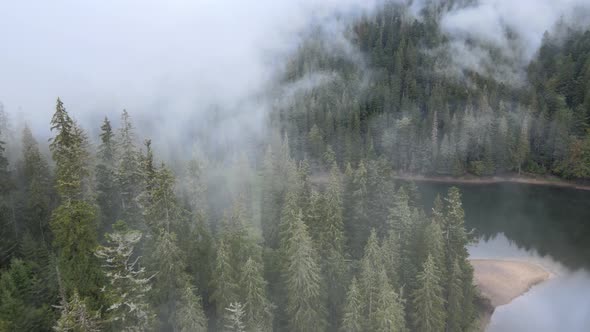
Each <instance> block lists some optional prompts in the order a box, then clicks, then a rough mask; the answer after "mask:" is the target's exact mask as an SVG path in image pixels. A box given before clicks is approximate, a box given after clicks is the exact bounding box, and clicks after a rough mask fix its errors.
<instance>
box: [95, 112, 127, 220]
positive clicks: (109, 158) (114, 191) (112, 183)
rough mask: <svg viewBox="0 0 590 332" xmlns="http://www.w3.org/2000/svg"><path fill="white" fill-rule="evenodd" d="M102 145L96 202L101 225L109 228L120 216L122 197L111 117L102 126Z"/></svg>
mask: <svg viewBox="0 0 590 332" xmlns="http://www.w3.org/2000/svg"><path fill="white" fill-rule="evenodd" d="M100 130H101V133H100V141H101V143H100V146H99V150H98V163H97V165H96V172H95V174H96V202H97V204H98V207H99V209H100V218H101V221H102V222H101V226H102V228H103V229H107V228H108V227H109V226H110V225H112V224H113V223H114V222H115V221H116V220H117V218H118V217H119V209H120V202H121V198H120V197H119V190H118V188H117V184H116V171H117V169H116V159H115V158H116V157H117V142H116V141H115V134H114V133H113V129H112V127H111V122H110V121H109V119H107V118H105V119H104V121H103V124H102V126H101V127H100Z"/></svg>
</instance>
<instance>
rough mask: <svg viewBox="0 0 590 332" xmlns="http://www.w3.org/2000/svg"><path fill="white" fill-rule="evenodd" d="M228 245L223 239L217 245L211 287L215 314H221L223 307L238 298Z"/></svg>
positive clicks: (223, 310) (222, 313) (223, 312)
mask: <svg viewBox="0 0 590 332" xmlns="http://www.w3.org/2000/svg"><path fill="white" fill-rule="evenodd" d="M230 259H231V258H230V252H229V247H228V245H227V244H226V243H225V242H223V240H222V241H221V242H220V243H219V244H218V245H217V257H216V259H215V269H214V270H213V278H212V280H211V281H212V283H211V285H210V286H211V288H212V289H213V293H212V294H211V301H212V302H213V303H215V307H216V308H217V314H218V315H220V316H223V315H224V314H225V308H227V307H229V305H230V304H231V303H232V302H233V301H236V300H237V298H238V295H237V292H238V283H237V281H236V280H235V278H236V277H235V276H236V272H235V270H234V267H233V266H232V265H231V262H230Z"/></svg>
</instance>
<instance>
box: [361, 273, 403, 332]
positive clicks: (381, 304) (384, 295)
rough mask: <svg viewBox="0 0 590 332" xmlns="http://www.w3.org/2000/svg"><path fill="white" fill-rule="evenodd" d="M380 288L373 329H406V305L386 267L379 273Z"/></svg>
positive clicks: (380, 331)
mask: <svg viewBox="0 0 590 332" xmlns="http://www.w3.org/2000/svg"><path fill="white" fill-rule="evenodd" d="M379 285H380V290H379V294H378V296H377V299H376V300H377V301H376V308H375V311H374V313H373V316H372V317H369V319H370V320H371V324H370V326H371V327H372V329H371V330H372V331H378V332H402V331H405V330H406V322H405V318H404V305H403V302H402V299H401V297H400V296H399V295H398V294H397V293H396V292H395V290H393V288H392V287H391V285H390V284H389V280H388V277H387V274H386V272H385V269H381V272H380V273H379Z"/></svg>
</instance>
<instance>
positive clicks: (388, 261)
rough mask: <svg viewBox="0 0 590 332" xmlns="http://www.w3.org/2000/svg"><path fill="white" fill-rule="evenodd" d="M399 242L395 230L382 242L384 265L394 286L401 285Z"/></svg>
mask: <svg viewBox="0 0 590 332" xmlns="http://www.w3.org/2000/svg"><path fill="white" fill-rule="evenodd" d="M399 242H400V239H399V237H398V235H397V234H396V233H395V232H394V231H393V230H390V231H389V233H388V234H387V236H385V238H384V239H383V242H382V243H381V252H382V255H383V256H382V257H383V267H384V268H385V271H386V272H387V276H388V277H389V283H390V285H391V286H392V287H394V288H397V287H399V286H400V285H399V283H400V271H399V270H400V266H401V253H400V250H401V249H400V245H399Z"/></svg>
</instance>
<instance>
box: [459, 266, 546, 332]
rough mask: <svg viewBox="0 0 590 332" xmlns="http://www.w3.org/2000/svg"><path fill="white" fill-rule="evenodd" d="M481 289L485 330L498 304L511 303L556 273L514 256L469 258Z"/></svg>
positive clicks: (482, 328) (482, 317)
mask: <svg viewBox="0 0 590 332" xmlns="http://www.w3.org/2000/svg"><path fill="white" fill-rule="evenodd" d="M469 261H470V263H471V265H472V266H473V269H474V281H475V284H476V287H477V289H478V291H479V293H480V296H479V298H480V299H479V300H480V301H479V302H480V304H479V307H480V308H479V311H480V323H479V326H480V329H481V331H485V329H486V328H487V326H488V325H489V324H490V322H491V318H492V315H493V314H494V311H495V309H496V308H497V307H499V306H503V305H506V304H509V303H511V302H512V301H513V300H514V299H516V298H518V297H520V296H523V295H524V294H526V293H528V292H529V291H530V290H531V289H532V288H533V287H534V286H537V285H540V284H542V283H544V282H546V281H548V280H550V279H552V278H554V277H555V274H553V273H552V272H550V271H548V270H547V269H545V268H544V267H543V266H541V265H539V264H536V263H534V262H530V261H523V260H511V259H479V258H478V259H470V260H469Z"/></svg>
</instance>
